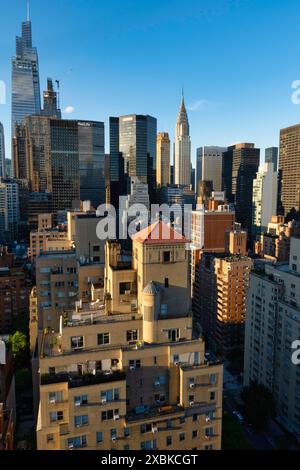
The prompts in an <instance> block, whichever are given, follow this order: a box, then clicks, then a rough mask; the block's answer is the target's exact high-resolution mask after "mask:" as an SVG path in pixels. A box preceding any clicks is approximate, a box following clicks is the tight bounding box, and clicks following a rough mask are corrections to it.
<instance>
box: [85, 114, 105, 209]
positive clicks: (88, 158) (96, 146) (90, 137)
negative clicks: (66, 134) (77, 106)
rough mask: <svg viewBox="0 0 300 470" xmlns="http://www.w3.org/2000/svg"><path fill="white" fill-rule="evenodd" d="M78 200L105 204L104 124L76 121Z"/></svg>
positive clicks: (94, 205) (93, 203) (97, 204)
mask: <svg viewBox="0 0 300 470" xmlns="http://www.w3.org/2000/svg"><path fill="white" fill-rule="evenodd" d="M78 146H79V147H78V149H79V176H80V199H81V201H91V203H92V205H93V207H94V208H95V209H97V207H98V206H99V205H100V204H104V203H105V155H104V123H103V122H94V121H78Z"/></svg>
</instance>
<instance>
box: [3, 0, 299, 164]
mask: <svg viewBox="0 0 300 470" xmlns="http://www.w3.org/2000/svg"><path fill="white" fill-rule="evenodd" d="M209 3H211V2H205V1H203V2H197V4H196V2H191V4H190V5H189V8H187V9H186V11H184V12H182V11H181V10H179V9H178V10H176V6H177V5H178V2H177V1H173V2H169V1H166V2H164V4H163V5H158V4H157V5H151V8H150V7H149V6H148V5H139V4H138V3H137V2H122V3H121V2H116V3H115V4H114V5H113V6H112V5H105V4H103V5H100V7H99V2H95V1H94V0H91V1H90V2H89V8H86V9H85V8H83V6H82V2H80V1H79V0H77V1H75V2H72V7H73V8H72V10H69V11H68V18H69V23H70V25H71V26H70V27H69V25H68V28H66V27H65V26H66V25H65V21H64V14H63V12H64V10H65V8H68V2H67V1H66V2H64V5H62V6H61V5H60V10H59V11H60V12H61V14H58V15H53V18H51V17H50V18H48V19H47V27H46V28H45V26H44V24H43V21H39V18H42V11H41V7H40V5H39V4H38V2H37V1H34V0H32V1H31V20H32V26H33V41H34V44H35V46H36V47H37V48H38V50H39V59H40V75H41V88H42V89H44V88H45V83H46V78H47V77H48V76H50V77H53V79H60V81H61V87H62V89H61V103H62V110H63V111H64V110H66V109H67V108H68V109H67V110H68V111H70V110H71V108H74V112H73V113H64V114H63V116H64V117H67V118H72V119H89V120H100V121H104V122H105V124H106V136H107V135H108V119H109V116H113V115H125V114H130V113H139V114H150V115H153V116H155V117H156V118H157V119H158V131H164V132H169V134H170V139H171V141H172V142H174V123H175V121H176V114H177V110H178V106H179V103H180V93H181V87H182V85H184V90H185V100H186V104H187V111H188V115H189V120H190V126H191V141H192V162H193V165H194V166H195V154H196V148H197V147H199V146H203V145H222V146H223V145H224V146H228V145H230V144H232V143H234V142H241V141H251V142H255V144H256V147H258V148H261V149H264V148H266V147H270V146H278V143H279V130H280V128H282V127H288V126H289V125H292V124H295V123H296V122H297V120H298V107H297V106H295V105H294V104H293V103H292V92H293V90H292V82H293V81H294V80H297V78H299V74H298V71H299V67H298V66H297V63H296V61H294V60H293V57H295V56H296V49H297V37H296V28H293V27H292V25H293V22H294V21H295V20H296V18H297V14H296V12H297V10H299V6H298V5H296V2H295V1H292V4H293V5H291V6H290V8H289V9H284V4H283V2H281V1H279V0H278V1H275V2H270V1H266V2H264V6H261V5H260V4H259V2H258V1H254V2H251V6H250V2H249V1H247V0H245V1H239V2H237V1H234V2H233V1H229V0H228V1H220V2H218V5H217V6H214V7H211V6H209ZM198 4H199V5H198ZM85 5H86V2H85ZM171 7H172V8H171ZM56 8H58V2H56V1H55V0H54V1H53V2H52V9H53V10H54V11H55V9H56ZM257 8H260V10H259V16H257V15H256V14H257ZM2 9H3V14H4V16H5V17H6V18H7V21H5V24H4V25H3V29H2V31H1V33H0V48H1V49H3V50H4V51H5V53H4V54H2V55H1V59H0V69H1V71H2V74H3V76H2V77H0V79H1V80H3V81H4V82H5V83H6V85H7V99H6V105H1V107H0V112H1V115H0V120H1V121H2V122H3V124H4V126H5V135H6V148H7V154H8V155H9V154H10V145H9V142H10V102H9V101H10V100H9V95H10V92H11V83H10V82H11V79H10V59H11V57H12V56H13V55H14V51H13V48H14V37H15V36H16V35H18V34H19V29H20V23H21V21H25V20H26V2H25V1H23V0H22V1H21V0H18V1H16V0H15V1H12V2H11V3H10V4H9V5H5V6H3V7H2ZM149 10H151V11H149ZM16 11H17V12H18V14H16ZM91 11H93V12H94V15H90V12H91ZM116 12H118V13H120V15H116ZM91 16H92V18H91ZM118 17H119V18H121V19H122V22H121V24H120V20H119V19H118ZM229 17H230V20H231V23H230V25H228V21H227V19H228V18H229ZM141 18H143V20H144V23H141ZM284 19H285V21H284ZM241 20H243V21H242V23H243V26H241V24H240V22H241ZM253 21H255V25H254V26H255V33H256V34H255V38H254V39H253V37H252V35H251V37H250V36H249V37H248V36H245V33H244V30H247V28H245V27H244V26H245V24H246V25H247V24H248V25H250V24H251V22H253ZM279 24H280V27H281V31H282V28H283V29H284V31H285V34H281V35H280V38H278V39H277V38H276V29H277V27H279ZM285 24H286V25H287V24H289V28H287V27H285V26H284V25H285ZM79 25H80V27H81V30H82V34H80V35H79V37H77V36H76V31H77V28H78V26H79ZM199 25H200V26H201V32H202V33H201V35H200V34H198V35H197V34H196V35H195V31H196V30H198V31H200V30H199V29H198V28H199ZM212 26H213V27H212ZM252 27H253V24H252ZM54 28H55V31H56V34H55V37H54V36H51V41H49V33H50V31H51V30H54ZM215 28H216V29H217V30H218V31H219V34H217V35H215V34H214V33H215ZM293 29H294V30H295V32H293ZM12 31H13V34H12ZM67 31H68V33H67ZM266 32H267V34H266ZM85 33H86V34H85ZM182 34H184V35H185V41H183V42H184V43H185V44H186V42H187V41H189V39H190V38H193V42H191V45H193V47H191V48H189V49H190V50H189V51H185V52H186V54H185V57H184V59H183V60H184V63H185V66H184V67H179V68H177V72H178V73H177V77H175V79H174V64H175V62H174V61H175V58H176V57H177V55H178V54H180V55H181V54H182V52H183V50H184V49H186V48H185V44H183V43H182V41H181V37H182ZM223 34H226V41H221V38H222V35H223ZM162 35H163V38H164V41H165V42H164V45H165V47H164V50H165V52H166V53H164V54H157V50H158V44H160V45H161V39H162ZM71 38H72V41H71V42H70V39H71ZM195 38H196V40H195ZM283 38H284V39H283ZM279 39H280V40H279ZM137 41H138V42H139V46H138V48H137V49H136V51H137V53H136V54H131V55H130V54H128V53H127V51H128V50H130V49H129V47H131V48H132V47H133V45H135V44H136V42H137ZM258 41H261V42H262V47H261V48H260V50H259V52H257V42H258ZM87 42H88V44H89V46H90V48H89V49H88V48H87V44H86V43H87ZM62 43H63V44H64V45H63V46H61V44H62ZM287 44H288V45H289V50H290V53H289V54H288V56H286V55H285V57H286V59H285V60H286V62H287V63H286V66H285V67H284V68H282V69H280V68H279V67H278V64H277V63H276V61H275V60H274V52H273V53H272V51H271V48H272V50H275V49H276V55H277V54H280V52H283V51H284V50H285V48H286V46H287ZM99 45H100V46H99ZM104 45H105V46H104ZM198 46H199V47H198ZM143 47H144V51H145V52H146V53H141V52H142V48H143ZM160 47H161V46H160ZM73 50H74V51H75V50H76V53H75V54H74V52H73ZM132 50H133V49H132ZM195 50H196V51H198V50H199V55H198V53H196V54H195ZM166 59H167V60H166ZM216 61H218V62H216ZM176 63H178V62H176ZM216 63H217V64H218V71H219V73H218V74H215V73H211V72H210V70H214V69H213V66H215V64H216ZM188 64H190V67H188ZM236 64H238V67H236V68H233V66H236ZM249 65H251V68H250V69H249ZM246 66H247V67H246ZM133 67H134V69H135V70H136V71H137V74H136V79H134V80H132V70H133ZM203 67H204V68H205V70H207V71H208V72H207V73H199V72H203ZM103 69H105V73H104V74H103ZM155 70H159V71H160V72H159V74H156V73H155ZM249 70H250V72H249ZM222 76H224V77H226V80H222ZM199 77H200V80H199ZM137 78H139V79H137ZM115 90H118V92H117V93H115ZM79 95H80V96H79ZM141 101H142V102H143V105H142V106H141V104H140V103H141ZM95 102H96V103H97V102H98V103H99V104H98V105H97V106H95V105H94V103H95ZM254 116H255V118H254ZM224 123H226V125H224ZM107 149H108V138H106V150H107Z"/></svg>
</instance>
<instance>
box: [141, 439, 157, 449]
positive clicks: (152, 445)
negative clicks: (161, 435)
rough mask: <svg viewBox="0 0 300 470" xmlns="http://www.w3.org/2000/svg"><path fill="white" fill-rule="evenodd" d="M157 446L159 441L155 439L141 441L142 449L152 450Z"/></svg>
mask: <svg viewBox="0 0 300 470" xmlns="http://www.w3.org/2000/svg"><path fill="white" fill-rule="evenodd" d="M156 448H157V441H156V439H154V440H153V441H145V442H141V449H142V450H152V449H156Z"/></svg>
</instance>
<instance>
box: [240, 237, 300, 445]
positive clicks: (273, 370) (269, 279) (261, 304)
mask: <svg viewBox="0 0 300 470" xmlns="http://www.w3.org/2000/svg"><path fill="white" fill-rule="evenodd" d="M299 335H300V239H299V238H292V239H291V250H290V259H289V262H288V263H287V262H281V263H277V264H275V265H274V264H272V263H264V265H262V266H261V267H260V268H257V269H255V270H254V271H253V272H252V273H251V275H250V288H249V292H248V298H247V316H246V328H245V357H244V384H245V385H246V386H248V385H249V384H250V383H251V381H254V382H258V383H260V384H263V385H264V386H265V387H267V388H268V389H269V390H270V391H271V392H272V393H273V396H274V398H275V401H276V404H277V418H278V420H279V421H280V422H281V424H282V425H283V426H284V427H285V428H286V429H287V430H288V431H290V432H292V433H294V434H295V435H296V437H297V439H298V440H299V441H300V407H299V397H300V369H299V365H298V366H297V365H295V364H293V362H292V353H293V351H294V350H293V348H292V343H293V341H294V340H299Z"/></svg>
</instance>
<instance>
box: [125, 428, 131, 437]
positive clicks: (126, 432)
mask: <svg viewBox="0 0 300 470" xmlns="http://www.w3.org/2000/svg"><path fill="white" fill-rule="evenodd" d="M129 436H130V429H129V428H124V437H129Z"/></svg>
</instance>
